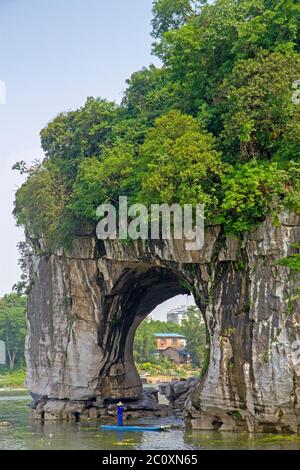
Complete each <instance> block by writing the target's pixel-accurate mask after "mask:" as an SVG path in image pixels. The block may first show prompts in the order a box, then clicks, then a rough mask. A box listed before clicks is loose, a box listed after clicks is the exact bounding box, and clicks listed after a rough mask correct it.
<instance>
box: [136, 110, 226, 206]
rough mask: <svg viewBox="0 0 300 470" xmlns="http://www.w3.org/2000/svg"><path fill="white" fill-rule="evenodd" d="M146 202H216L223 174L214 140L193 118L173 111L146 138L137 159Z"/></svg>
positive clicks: (142, 191) (142, 193) (210, 204)
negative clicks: (216, 191)
mask: <svg viewBox="0 0 300 470" xmlns="http://www.w3.org/2000/svg"><path fill="white" fill-rule="evenodd" d="M138 171H139V172H140V179H141V187H142V190H141V192H140V196H139V197H140V199H141V200H142V201H144V202H146V203H154V202H155V203H170V204H172V203H181V204H197V203H203V204H206V205H207V209H208V207H209V206H212V205H213V204H214V203H215V197H214V188H215V187H216V186H217V184H218V181H219V178H220V176H221V175H222V164H221V159H220V154H219V153H218V152H217V151H216V149H215V141H214V139H213V137H212V135H211V134H209V133H207V132H206V131H205V130H204V129H203V128H202V127H201V125H200V123H199V122H198V121H197V120H196V119H194V118H193V117H192V116H187V115H185V114H182V113H180V112H179V111H175V110H174V111H170V112H169V113H168V114H166V115H164V116H162V117H160V118H158V119H157V120H156V122H155V126H154V127H153V128H152V129H150V130H149V131H148V133H147V135H146V138H145V142H144V144H143V145H142V146H141V148H140V159H139V160H138Z"/></svg>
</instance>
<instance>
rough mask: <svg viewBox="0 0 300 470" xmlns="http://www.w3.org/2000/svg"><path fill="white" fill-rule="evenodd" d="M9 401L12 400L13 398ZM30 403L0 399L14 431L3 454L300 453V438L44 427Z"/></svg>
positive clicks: (4, 437) (6, 435)
mask: <svg viewBox="0 0 300 470" xmlns="http://www.w3.org/2000/svg"><path fill="white" fill-rule="evenodd" d="M7 395H9V396H7ZM28 403H29V399H28V397H27V396H24V392H19V393H18V394H17V395H16V394H15V393H14V395H13V396H12V394H11V393H10V394H7V393H6V394H5V396H3V392H2V393H1V394H0V421H10V422H11V423H12V425H11V426H10V427H7V428H6V427H4V428H0V449H1V450H3V449H70V450H73V449H74V450H75V449H86V450H87V449H90V450H112V449H118V450H125V449H126V450H127V449H128V450H130V449H146V450H150V449H155V450H159V449H178V450H180V449H181V450H183V449H188V450H189V449H216V450H217V449H272V450H275V449H282V450H284V449H297V450H299V449H300V436H294V435H272V434H258V435H249V434H246V433H239V434H236V433H221V432H206V431H191V430H186V431H184V429H183V428H180V429H172V430H170V431H168V432H163V433H154V432H141V433H139V432H134V433H133V432H107V431H102V432H101V431H100V430H99V424H97V423H95V422H88V423H84V422H82V423H66V422H57V421H46V422H45V423H44V424H43V423H41V422H40V421H36V420H32V419H31V418H30V411H29V408H28ZM135 423H140V424H141V423H143V424H149V425H150V424H152V425H153V424H176V425H182V421H181V420H180V419H176V418H165V419H159V420H158V419H157V418H156V419H144V420H142V421H139V420H137V421H135Z"/></svg>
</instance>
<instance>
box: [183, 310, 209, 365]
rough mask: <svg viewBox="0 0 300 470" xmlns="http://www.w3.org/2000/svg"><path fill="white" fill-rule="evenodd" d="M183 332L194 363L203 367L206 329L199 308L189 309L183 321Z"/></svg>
mask: <svg viewBox="0 0 300 470" xmlns="http://www.w3.org/2000/svg"><path fill="white" fill-rule="evenodd" d="M182 332H183V335H184V336H185V337H186V342H187V345H186V349H187V351H188V352H190V353H191V354H192V362H193V363H194V364H195V365H197V366H198V367H199V366H202V365H203V362H204V356H205V345H206V327H205V324H204V323H203V322H201V313H200V310H199V309H198V307H196V306H194V305H192V306H190V307H188V308H187V314H186V318H185V319H184V320H183V321H182Z"/></svg>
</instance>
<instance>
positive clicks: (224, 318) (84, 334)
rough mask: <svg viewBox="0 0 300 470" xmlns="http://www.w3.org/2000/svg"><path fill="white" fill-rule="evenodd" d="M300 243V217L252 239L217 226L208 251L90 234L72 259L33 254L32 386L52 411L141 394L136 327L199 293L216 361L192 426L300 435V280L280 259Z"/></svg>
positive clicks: (192, 398)
mask: <svg viewBox="0 0 300 470" xmlns="http://www.w3.org/2000/svg"><path fill="white" fill-rule="evenodd" d="M299 240H300V219H299V218H298V217H296V216H295V215H293V214H287V213H285V214H282V215H281V217H280V223H279V224H276V226H274V225H273V224H272V222H271V220H266V221H265V222H264V223H263V224H262V225H261V226H260V227H259V228H258V229H257V230H255V231H254V232H253V233H251V234H247V235H245V236H244V238H243V239H242V240H236V239H231V238H226V237H225V236H224V234H223V233H222V230H221V228H220V227H208V228H207V230H206V234H205V246H204V248H203V249H202V250H201V251H200V252H186V251H185V250H184V246H183V243H182V242H180V241H172V242H171V241H160V242H149V243H145V242H135V243H132V244H128V245H124V244H121V243H120V242H116V241H113V242H112V241H111V242H105V243H103V242H99V241H97V240H96V239H95V237H94V236H93V234H92V233H88V232H86V233H82V234H81V235H80V236H78V237H76V239H75V241H74V246H73V250H72V252H70V253H69V254H64V253H62V252H61V253H60V252H57V253H51V254H43V255H38V254H35V255H34V256H33V257H32V260H31V272H32V286H31V290H30V293H29V301H28V323H29V335H28V337H27V342H26V358H27V364H28V377H27V386H28V388H29V390H30V391H31V392H32V394H33V395H34V396H35V395H37V396H39V397H41V396H43V397H44V398H43V400H44V402H46V401H47V400H48V406H49V403H51V400H53V401H54V400H56V403H57V400H69V401H70V403H72V402H76V401H78V400H81V401H82V400H87V401H94V400H97V401H99V402H101V401H102V402H103V401H104V400H112V399H118V398H122V399H138V398H140V397H141V394H142V385H141V381H140V379H139V377H138V374H137V372H136V369H135V366H134V362H133V357H132V344H133V338H134V334H135V330H136V328H137V327H138V325H139V323H140V322H141V321H142V320H143V319H144V318H145V317H146V315H147V314H148V313H149V312H151V311H152V310H153V309H154V308H155V306H156V305H158V304H160V303H161V302H163V301H164V300H167V299H168V298H170V297H173V296H174V295H177V294H180V293H185V292H192V293H193V294H194V297H195V300H196V302H197V304H198V306H199V308H200V309H201V312H202V314H203V316H204V318H205V322H206V325H207V332H208V335H207V336H208V344H207V351H208V355H209V363H208V366H207V370H206V372H205V374H204V375H203V377H202V379H201V380H200V381H199V385H198V386H196V388H194V390H193V392H192V393H191V394H190V395H189V397H188V399H187V401H186V404H185V411H184V414H185V419H186V424H187V425H188V426H192V427H194V428H199V429H221V430H235V429H239V428H243V429H246V430H249V431H253V430H257V431H259V430H291V431H297V430H299V429H298V426H299V424H300V359H299V358H298V361H297V343H295V341H296V340H300V300H299V299H297V298H296V296H295V295H294V293H295V291H296V289H297V288H298V287H299V285H300V282H299V281H300V279H299V276H298V275H297V274H292V273H291V272H290V271H289V269H287V268H285V267H280V266H277V265H276V264H275V262H276V260H278V259H280V258H282V257H284V256H287V255H288V254H291V253H292V252H293V248H292V245H293V244H295V243H299ZM41 248H42V251H44V248H45V247H41ZM38 251H39V250H36V253H37V252H38ZM299 350H300V348H299ZM299 352H300V351H299ZM46 406H47V405H46ZM41 410H42V408H41Z"/></svg>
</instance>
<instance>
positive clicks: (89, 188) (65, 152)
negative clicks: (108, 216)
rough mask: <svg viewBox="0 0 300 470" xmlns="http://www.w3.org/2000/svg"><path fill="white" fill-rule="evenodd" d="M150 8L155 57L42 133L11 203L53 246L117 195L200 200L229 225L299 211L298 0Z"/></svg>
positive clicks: (174, 0) (162, 2)
mask: <svg viewBox="0 0 300 470" xmlns="http://www.w3.org/2000/svg"><path fill="white" fill-rule="evenodd" d="M153 12H154V18H153V22H152V26H153V37H154V38H155V40H156V43H155V46H154V47H155V51H156V53H157V54H158V55H159V57H160V58H161V59H162V61H163V66H162V67H161V68H158V67H155V66H150V67H149V68H144V69H142V70H140V71H138V72H135V73H134V74H133V75H132V76H131V78H130V79H129V80H128V82H127V85H128V86H127V89H126V91H125V94H124V98H123V100H122V103H121V105H120V106H118V105H116V104H115V103H110V102H107V101H105V100H101V99H93V98H88V100H87V102H86V104H85V105H84V106H83V107H82V108H80V109H79V110H76V111H73V112H70V113H66V114H60V115H58V116H57V117H56V118H55V119H54V120H53V121H52V122H51V123H50V124H49V125H48V126H47V127H46V128H45V129H43V130H42V132H41V141H42V146H43V149H44V151H45V161H44V162H43V163H41V164H40V165H34V166H33V168H31V169H30V170H29V172H28V180H27V182H26V183H25V184H24V185H23V186H22V187H21V188H20V189H19V190H18V192H17V197H16V207H15V214H16V216H17V220H18V222H19V223H20V224H26V225H27V226H28V228H29V229H30V231H31V232H32V233H33V234H34V235H35V236H36V237H37V238H38V237H40V236H41V235H42V236H43V237H44V238H45V239H46V241H47V242H48V243H49V245H51V246H60V245H61V244H64V245H65V244H66V241H68V240H70V239H71V237H72V233H73V232H74V227H76V225H77V224H78V223H81V221H83V220H86V219H88V220H90V221H94V220H95V211H96V208H97V206H98V205H99V204H101V203H103V202H107V201H112V202H115V201H117V199H118V196H119V195H127V196H129V198H130V201H131V202H134V201H139V202H145V203H146V204H151V203H155V202H167V203H176V202H180V203H195V202H198V203H199V202H204V203H205V205H206V208H207V212H208V214H207V215H208V216H209V218H210V219H213V220H214V221H216V222H220V223H222V224H223V225H224V226H225V228H226V231H230V232H234V233H241V232H243V231H244V230H249V229H251V227H252V226H253V224H257V223H259V222H260V221H261V220H263V219H264V218H265V217H266V216H267V215H268V214H269V213H274V212H278V211H279V210H281V208H282V207H283V206H286V207H289V208H292V209H294V210H296V211H299V212H300V196H299V195H300V183H299V181H300V178H299V176H300V174H299V171H300V170H299V162H300V124H299V123H300V105H296V104H294V103H293V102H292V94H293V88H292V84H293V82H294V81H295V80H299V79H300V39H299V38H300V34H299V33H300V4H299V2H298V0H217V1H216V2H214V4H212V5H210V4H207V2H204V1H200V0H199V1H196V0H194V1H193V0H156V1H155V2H154V7H153ZM19 169H20V170H21V171H23V172H24V171H26V169H24V166H23V165H22V164H20V165H19Z"/></svg>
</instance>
